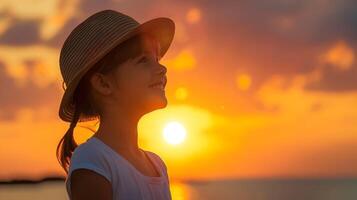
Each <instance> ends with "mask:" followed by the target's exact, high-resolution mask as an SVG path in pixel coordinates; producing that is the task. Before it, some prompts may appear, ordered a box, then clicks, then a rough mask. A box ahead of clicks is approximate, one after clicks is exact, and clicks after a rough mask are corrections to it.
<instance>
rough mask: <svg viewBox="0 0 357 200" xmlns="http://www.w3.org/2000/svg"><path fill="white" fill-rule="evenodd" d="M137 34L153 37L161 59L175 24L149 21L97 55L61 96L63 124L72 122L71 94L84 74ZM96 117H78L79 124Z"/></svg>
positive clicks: (73, 107)
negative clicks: (157, 45)
mask: <svg viewBox="0 0 357 200" xmlns="http://www.w3.org/2000/svg"><path fill="white" fill-rule="evenodd" d="M137 34H150V35H152V36H154V37H155V38H156V39H157V41H159V43H160V53H161V57H163V56H164V55H165V54H166V52H167V50H168V49H169V47H170V45H171V43H172V40H173V38H174V34H175V23H174V21H173V20H171V19H170V18H166V17H160V18H155V19H151V20H149V21H146V22H144V23H142V24H139V25H138V26H137V27H136V28H134V29H133V30H131V31H130V32H128V33H126V34H125V35H124V36H120V37H119V38H117V40H115V41H114V42H113V43H112V45H111V46H110V47H108V48H107V49H106V51H103V52H101V54H100V55H97V56H96V58H94V59H93V60H92V62H90V63H88V64H87V66H85V67H83V68H82V70H81V71H79V72H77V74H76V75H75V78H74V79H73V80H72V81H71V82H70V83H69V84H68V85H67V87H66V89H65V92H64V94H63V97H62V100H61V103H60V107H59V117H60V118H61V119H62V120H63V121H65V122H72V120H73V117H74V109H75V105H74V103H73V93H74V92H75V89H76V88H77V86H78V84H79V82H80V80H81V78H82V77H83V76H84V74H85V73H86V72H87V71H88V70H89V69H90V68H91V67H92V66H93V65H94V64H95V63H96V62H97V61H99V60H100V59H101V58H103V57H104V56H105V55H106V54H107V53H108V52H109V51H110V50H112V49H113V48H114V47H116V46H117V45H119V44H120V43H122V42H123V41H125V40H127V39H129V38H130V37H132V36H134V35H137ZM97 118H98V116H83V115H80V117H79V120H78V121H79V122H84V121H90V120H94V119H97Z"/></svg>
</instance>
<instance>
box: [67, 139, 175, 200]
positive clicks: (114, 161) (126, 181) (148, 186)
mask: <svg viewBox="0 0 357 200" xmlns="http://www.w3.org/2000/svg"><path fill="white" fill-rule="evenodd" d="M144 152H145V153H146V155H147V157H148V158H149V159H150V160H151V162H152V163H153V164H154V165H155V167H156V169H157V171H159V172H160V177H152V176H146V175H144V174H142V173H141V172H140V171H138V170H137V169H136V168H135V167H134V166H133V165H132V164H131V163H130V162H129V161H128V160H126V159H125V158H124V157H122V156H121V155H120V154H118V153H117V152H116V151H114V150H113V149H112V148H111V147H110V146H108V145H106V144H105V143H104V142H103V141H101V140H100V139H98V138H96V137H91V138H89V139H87V141H86V142H84V143H82V144H80V145H79V146H78V147H77V148H76V149H75V150H74V152H73V154H72V157H71V162H70V165H69V171H68V176H67V178H66V180H65V184H66V189H67V194H68V196H69V199H71V198H70V197H71V190H70V188H71V187H70V184H71V181H70V180H71V173H72V172H73V171H74V170H76V169H80V168H85V169H90V170H92V171H95V172H96V173H98V174H100V175H102V176H103V177H105V178H106V179H107V180H108V181H109V182H110V183H111V185H112V191H113V200H116V199H120V200H154V199H155V200H171V199H172V197H171V193H170V187H169V178H168V175H167V168H166V165H165V163H164V162H163V160H162V159H161V158H160V157H159V156H158V155H157V154H155V153H153V152H150V151H146V150H144Z"/></svg>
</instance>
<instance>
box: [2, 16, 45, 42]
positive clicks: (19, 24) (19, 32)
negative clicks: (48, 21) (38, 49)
mask: <svg viewBox="0 0 357 200" xmlns="http://www.w3.org/2000/svg"><path fill="white" fill-rule="evenodd" d="M39 28H40V27H39V20H37V19H36V20H21V21H19V20H18V21H13V22H12V24H11V25H10V26H9V27H8V29H7V30H6V31H5V32H4V33H3V34H2V35H1V37H0V43H1V44H2V45H12V46H25V45H31V44H36V43H39V42H40V41H41V40H40V35H39Z"/></svg>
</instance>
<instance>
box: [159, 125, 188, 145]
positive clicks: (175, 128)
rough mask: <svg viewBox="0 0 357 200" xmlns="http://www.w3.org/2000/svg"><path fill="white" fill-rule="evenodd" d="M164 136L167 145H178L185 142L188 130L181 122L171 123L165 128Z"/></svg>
mask: <svg viewBox="0 0 357 200" xmlns="http://www.w3.org/2000/svg"><path fill="white" fill-rule="evenodd" d="M163 136H164V139H165V141H166V142H167V143H169V144H172V145H177V144H180V143H182V142H183V141H184V140H185V138H186V129H185V127H184V126H183V125H182V124H181V123H179V122H169V123H167V124H166V126H165V128H164V131H163Z"/></svg>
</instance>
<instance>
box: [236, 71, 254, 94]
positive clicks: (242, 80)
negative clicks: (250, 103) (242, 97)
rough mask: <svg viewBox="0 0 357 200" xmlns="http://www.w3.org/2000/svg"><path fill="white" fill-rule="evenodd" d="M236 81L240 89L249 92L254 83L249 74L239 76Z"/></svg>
mask: <svg viewBox="0 0 357 200" xmlns="http://www.w3.org/2000/svg"><path fill="white" fill-rule="evenodd" d="M236 81H237V86H238V88H239V89H241V90H248V89H249V87H250V85H251V82H252V80H251V78H250V76H249V75H247V74H241V75H238V77H237V79H236Z"/></svg>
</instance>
